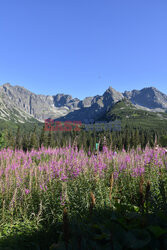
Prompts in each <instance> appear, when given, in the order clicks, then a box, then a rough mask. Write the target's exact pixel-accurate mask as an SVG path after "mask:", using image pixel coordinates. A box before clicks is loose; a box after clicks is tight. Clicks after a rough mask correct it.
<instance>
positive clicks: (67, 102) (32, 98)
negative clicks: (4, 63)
mask: <svg viewBox="0 0 167 250" xmlns="http://www.w3.org/2000/svg"><path fill="white" fill-rule="evenodd" d="M124 98H127V99H129V100H130V101H131V102H132V103H133V104H134V105H135V106H136V108H138V109H147V110H150V111H167V95H165V94H163V93H162V92H160V91H158V90H157V89H156V88H153V87H150V88H144V89H142V90H132V91H125V92H124V93H120V92H118V91H116V90H115V89H113V88H112V87H109V88H108V89H107V90H106V91H105V92H104V94H103V95H96V96H93V97H86V98H85V99H83V100H79V99H78V98H73V97H72V96H71V95H64V94H57V95H53V96H50V95H36V94H34V93H32V92H30V91H29V90H27V89H25V88H24V87H21V86H17V85H16V86H12V85H11V84H9V83H7V84H4V85H2V86H0V103H1V107H0V118H1V119H8V118H7V116H6V117H4V111H5V110H6V111H5V112H6V113H7V114H8V113H9V114H10V116H11V114H15V113H16V110H17V112H19V113H20V115H21V116H22V117H27V118H26V119H21V121H22V122H26V120H27V119H31V118H35V119H37V120H40V121H44V119H47V118H54V119H60V120H81V121H82V120H84V119H99V117H101V116H102V115H103V114H105V113H106V112H107V111H108V110H109V109H111V108H112V107H113V106H114V105H115V104H116V103H117V102H118V101H121V100H122V99H124ZM18 110H19V111H18ZM9 111H10V112H9ZM18 116H19V115H18ZM8 117H9V115H8ZM14 120H20V119H19V117H16V119H14Z"/></svg>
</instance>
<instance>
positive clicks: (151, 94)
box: [123, 87, 167, 110]
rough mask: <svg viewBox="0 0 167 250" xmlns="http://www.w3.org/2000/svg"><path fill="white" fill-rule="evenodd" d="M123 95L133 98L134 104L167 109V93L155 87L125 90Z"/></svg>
mask: <svg viewBox="0 0 167 250" xmlns="http://www.w3.org/2000/svg"><path fill="white" fill-rule="evenodd" d="M123 95H124V96H125V97H127V98H128V99H129V100H131V102H132V103H133V104H138V105H140V106H143V107H146V108H149V109H164V110H166V109H167V95H165V94H163V93H162V92H160V91H159V90H157V89H156V88H154V87H149V88H144V89H142V90H132V91H125V92H124V94H123Z"/></svg>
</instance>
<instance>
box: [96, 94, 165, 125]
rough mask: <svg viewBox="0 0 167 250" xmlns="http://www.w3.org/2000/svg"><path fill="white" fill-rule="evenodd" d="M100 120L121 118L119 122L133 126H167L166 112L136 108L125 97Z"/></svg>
mask: <svg viewBox="0 0 167 250" xmlns="http://www.w3.org/2000/svg"><path fill="white" fill-rule="evenodd" d="M100 120H107V121H114V120H121V124H122V126H123V127H124V126H125V125H128V126H130V127H131V126H133V127H143V128H153V129H155V128H156V129H159V128H163V129H165V130H166V128H167V114H166V113H164V112H151V111H147V110H142V109H138V108H136V107H135V105H133V104H132V103H131V102H130V100H128V99H127V98H125V99H123V100H122V101H119V102H117V103H116V104H115V105H114V106H113V107H112V108H111V109H110V110H109V111H108V112H107V113H106V114H105V115H104V116H102V117H101V118H100Z"/></svg>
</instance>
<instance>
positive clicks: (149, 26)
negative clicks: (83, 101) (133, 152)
mask: <svg viewBox="0 0 167 250" xmlns="http://www.w3.org/2000/svg"><path fill="white" fill-rule="evenodd" d="M6 82H10V83H11V84H12V85H21V86H24V87H25V88H28V89H29V90H31V91H33V92H35V93H37V94H57V93H66V94H71V95H72V96H73V97H78V98H84V97H86V96H92V95H96V94H102V93H103V92H104V91H105V90H106V89H107V88H108V87H109V86H112V87H113V88H115V89H117V90H118V91H121V92H123V91H124V90H132V89H141V88H143V87H146V86H154V87H156V88H158V89H159V90H161V91H162V92H164V93H166V94H167V0H0V85H1V84H3V83H6Z"/></svg>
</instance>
